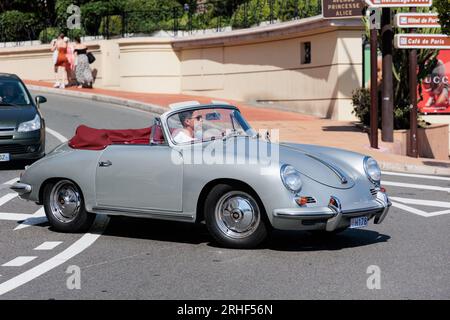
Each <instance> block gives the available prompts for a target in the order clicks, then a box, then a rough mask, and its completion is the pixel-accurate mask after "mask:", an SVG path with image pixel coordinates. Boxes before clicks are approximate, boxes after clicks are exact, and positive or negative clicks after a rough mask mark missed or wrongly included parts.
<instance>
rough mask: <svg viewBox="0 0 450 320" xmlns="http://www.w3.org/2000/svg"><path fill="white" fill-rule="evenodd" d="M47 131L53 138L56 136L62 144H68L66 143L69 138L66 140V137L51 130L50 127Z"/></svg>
mask: <svg viewBox="0 0 450 320" xmlns="http://www.w3.org/2000/svg"><path fill="white" fill-rule="evenodd" d="M45 131H46V132H48V133H50V134H51V135H52V136H54V137H55V138H56V139H58V140H59V141H61V142H66V141H67V138H66V137H64V136H63V135H62V134H60V133H59V132H56V131H55V130H53V129H50V128H49V127H46V128H45Z"/></svg>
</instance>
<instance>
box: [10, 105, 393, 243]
mask: <svg viewBox="0 0 450 320" xmlns="http://www.w3.org/2000/svg"><path fill="white" fill-rule="evenodd" d="M266 133H267V132H266ZM271 140H272V141H271ZM380 178H381V172H380V168H379V166H378V164H377V162H376V161H375V160H374V159H373V158H371V157H368V156H365V155H361V154H357V153H354V152H349V151H345V150H340V149H335V148H328V147H321V146H315V145H306V144H295V143H277V142H275V141H274V140H273V134H272V135H269V134H261V133H258V132H256V131H255V130H253V129H252V128H251V127H250V125H249V124H248V123H247V121H246V120H245V119H244V117H243V115H242V114H241V113H240V111H239V109H238V108H236V107H234V106H231V105H227V104H225V103H218V102H216V103H212V104H208V105H200V104H198V103H194V102H192V103H187V104H186V103H185V104H181V105H175V106H172V108H171V109H170V110H169V111H167V112H166V113H164V114H162V115H161V116H160V117H157V118H155V121H154V124H153V125H152V126H151V127H149V128H142V129H131V130H105V129H93V128H89V127H86V126H80V127H78V128H77V131H76V134H75V136H74V137H73V138H72V139H71V140H70V141H69V142H67V143H63V144H61V145H60V146H58V147H57V148H56V149H54V150H53V151H52V152H50V153H49V154H48V155H47V156H45V157H44V158H43V159H41V160H39V161H37V162H35V163H34V164H32V165H31V166H29V167H28V168H27V169H26V170H25V172H24V173H23V174H22V176H21V178H20V181H18V182H17V183H15V184H14V185H13V186H12V187H11V188H12V189H13V190H15V191H16V192H18V193H19V195H20V197H21V198H22V199H25V200H31V201H34V202H36V203H38V204H43V205H44V207H45V213H46V215H47V218H48V220H49V222H50V224H51V226H52V227H53V228H54V229H55V230H57V231H60V232H81V231H85V230H87V229H88V228H89V227H90V225H91V224H92V222H93V220H94V217H95V215H96V214H106V215H121V216H133V217H141V218H156V219H166V220H176V221H185V222H191V223H202V222H204V223H206V226H207V228H208V230H209V232H210V234H211V235H212V236H213V238H214V239H215V240H216V241H217V242H218V243H219V244H220V245H222V246H225V247H233V248H253V247H255V246H257V245H258V244H260V243H261V242H262V241H263V240H264V239H265V238H266V237H267V236H268V233H269V232H270V231H271V229H279V230H307V231H317V232H319V233H324V234H326V233H337V232H341V231H343V230H345V229H346V228H359V227H365V226H367V224H368V222H369V221H370V220H371V219H373V221H374V223H375V224H379V223H381V222H382V221H383V219H384V218H385V217H386V214H387V213H388V210H389V207H390V205H391V203H390V201H389V200H388V197H387V195H386V193H385V190H384V188H382V187H381V185H380Z"/></svg>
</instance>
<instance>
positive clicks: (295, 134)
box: [25, 81, 450, 176]
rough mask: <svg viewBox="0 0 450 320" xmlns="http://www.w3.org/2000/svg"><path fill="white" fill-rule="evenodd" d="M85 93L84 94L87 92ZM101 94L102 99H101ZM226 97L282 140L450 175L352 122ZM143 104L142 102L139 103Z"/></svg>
mask: <svg viewBox="0 0 450 320" xmlns="http://www.w3.org/2000/svg"><path fill="white" fill-rule="evenodd" d="M25 83H26V84H27V85H28V86H29V87H30V89H34V90H41V91H42V90H43V91H47V92H55V93H60V94H65V95H72V96H73V95H75V96H78V97H84V98H90V99H94V100H102V99H104V100H103V101H106V102H110V103H118V104H124V102H126V101H128V102H129V103H125V104H126V105H129V106H131V107H138V108H139V109H144V110H148V111H152V112H163V111H164V110H168V105H169V104H171V103H175V102H181V101H192V100H196V101H199V102H200V103H209V102H211V100H213V99H211V98H209V97H202V96H191V95H183V94H159V93H133V92H123V91H116V90H108V89H97V88H95V89H77V88H76V87H75V88H74V87H71V88H66V89H53V88H52V84H51V83H46V82H42V81H25ZM84 93H85V94H84ZM100 98H102V99H100ZM215 100H219V101H227V102H229V103H231V104H233V105H236V106H237V107H239V109H240V110H241V112H242V113H243V115H244V117H245V118H246V119H247V120H248V121H249V122H250V123H251V125H252V126H253V127H254V128H255V129H257V130H258V129H279V133H280V137H279V138H280V141H291V142H298V143H306V144H318V145H323V146H329V147H336V148H342V149H347V150H351V151H355V152H359V153H363V154H367V155H370V156H372V157H374V158H375V159H376V160H377V161H378V162H379V163H380V166H381V167H382V169H384V170H390V171H399V172H410V173H421V174H438V175H448V176H450V160H449V161H436V160H433V159H427V158H418V159H415V158H410V157H405V156H400V155H395V154H390V153H388V149H387V148H383V144H382V143H380V144H379V145H380V146H381V147H380V149H372V148H370V142H369V137H368V135H367V133H364V132H362V131H361V130H360V129H358V128H357V127H356V126H355V125H354V124H353V123H352V122H345V121H334V120H329V119H321V118H317V117H314V116H309V115H303V114H299V113H294V112H287V111H280V110H277V109H274V108H269V107H267V106H261V107H255V106H250V105H248V104H246V103H244V102H239V101H233V100H225V99H215ZM140 104H142V105H140Z"/></svg>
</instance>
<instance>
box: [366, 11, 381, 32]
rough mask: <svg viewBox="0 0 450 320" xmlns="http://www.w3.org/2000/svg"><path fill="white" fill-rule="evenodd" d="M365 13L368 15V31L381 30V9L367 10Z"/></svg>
mask: <svg viewBox="0 0 450 320" xmlns="http://www.w3.org/2000/svg"><path fill="white" fill-rule="evenodd" d="M367 13H368V15H369V24H370V29H371V30H372V29H381V9H380V8H369V10H367Z"/></svg>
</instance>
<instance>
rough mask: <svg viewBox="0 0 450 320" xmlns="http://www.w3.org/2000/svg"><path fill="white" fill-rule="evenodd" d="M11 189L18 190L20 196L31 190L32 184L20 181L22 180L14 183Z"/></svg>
mask: <svg viewBox="0 0 450 320" xmlns="http://www.w3.org/2000/svg"><path fill="white" fill-rule="evenodd" d="M10 189H11V190H14V191H15V192H17V193H18V194H19V195H20V196H21V195H24V194H26V193H30V192H31V186H30V185H29V184H26V183H20V182H16V183H14V184H13V185H12V186H11V187H10Z"/></svg>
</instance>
